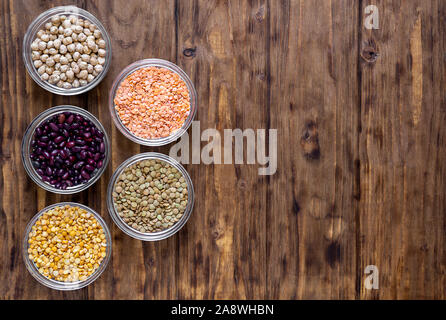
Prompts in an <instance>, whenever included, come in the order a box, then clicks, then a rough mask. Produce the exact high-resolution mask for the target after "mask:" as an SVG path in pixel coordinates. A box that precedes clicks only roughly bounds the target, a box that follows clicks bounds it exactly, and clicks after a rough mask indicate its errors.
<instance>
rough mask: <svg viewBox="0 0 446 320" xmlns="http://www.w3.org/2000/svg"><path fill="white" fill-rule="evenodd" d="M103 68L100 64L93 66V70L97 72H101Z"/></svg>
mask: <svg viewBox="0 0 446 320" xmlns="http://www.w3.org/2000/svg"><path fill="white" fill-rule="evenodd" d="M103 69H104V67H102V65H100V64H98V65H96V66H94V70H95V71H96V72H97V73H101V72H102V70H103Z"/></svg>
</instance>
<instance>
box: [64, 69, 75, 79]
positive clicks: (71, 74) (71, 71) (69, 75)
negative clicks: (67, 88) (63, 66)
mask: <svg viewBox="0 0 446 320" xmlns="http://www.w3.org/2000/svg"><path fill="white" fill-rule="evenodd" d="M65 74H66V75H67V78H68V79H71V80H73V79H74V72H73V70H71V69H69V70H67V72H66V73H65Z"/></svg>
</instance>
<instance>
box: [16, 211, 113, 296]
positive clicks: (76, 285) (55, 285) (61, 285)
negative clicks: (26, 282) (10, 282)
mask: <svg viewBox="0 0 446 320" xmlns="http://www.w3.org/2000/svg"><path fill="white" fill-rule="evenodd" d="M66 205H69V206H76V207H79V208H81V209H84V210H86V211H88V212H89V213H91V214H93V216H94V217H95V218H96V220H97V221H98V222H99V223H100V224H101V226H102V228H103V229H104V233H105V238H106V240H107V250H106V256H105V258H104V259H103V260H102V262H101V264H100V265H99V268H97V269H96V271H95V272H94V273H93V274H92V275H91V276H90V277H88V278H87V279H86V280H84V281H76V282H62V281H56V280H53V279H49V278H47V277H45V276H44V275H43V274H41V273H40V272H39V270H38V269H37V267H36V265H35V264H34V262H32V261H31V260H30V259H29V255H28V237H29V233H30V232H31V228H32V226H33V225H34V224H35V223H36V221H37V219H39V217H40V216H41V215H43V214H44V213H45V212H47V211H48V210H51V209H53V208H55V207H60V206H66ZM22 251H23V260H24V261H25V265H26V268H27V269H28V271H29V272H30V273H31V275H32V276H33V277H34V278H35V279H36V280H37V281H38V282H40V283H41V284H43V285H44V286H47V287H48V288H51V289H56V290H64V291H67V290H77V289H81V288H83V287H86V286H88V285H89V284H91V283H92V282H93V281H95V280H96V279H97V278H99V276H100V275H101V274H102V273H103V272H104V270H105V268H106V267H107V264H108V262H109V261H110V257H111V252H112V239H111V235H110V230H109V229H108V227H107V224H106V223H105V221H104V220H103V219H102V218H101V216H100V215H99V214H98V213H97V212H95V211H94V210H92V209H91V208H89V207H87V206H84V205H82V204H79V203H74V202H60V203H56V204H52V205H50V206H48V207H46V208H44V209H42V210H40V211H39V212H38V213H37V214H36V215H35V216H34V217H33V218H32V219H31V221H30V222H29V223H28V225H27V226H26V230H25V236H24V238H23V248H22Z"/></svg>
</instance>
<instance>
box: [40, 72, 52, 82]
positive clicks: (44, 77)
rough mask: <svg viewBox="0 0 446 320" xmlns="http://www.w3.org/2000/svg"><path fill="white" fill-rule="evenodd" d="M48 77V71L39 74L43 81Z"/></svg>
mask: <svg viewBox="0 0 446 320" xmlns="http://www.w3.org/2000/svg"><path fill="white" fill-rule="evenodd" d="M49 78H50V76H49V75H48V73H44V74H42V75H41V76H40V79H42V80H43V81H48V79H49Z"/></svg>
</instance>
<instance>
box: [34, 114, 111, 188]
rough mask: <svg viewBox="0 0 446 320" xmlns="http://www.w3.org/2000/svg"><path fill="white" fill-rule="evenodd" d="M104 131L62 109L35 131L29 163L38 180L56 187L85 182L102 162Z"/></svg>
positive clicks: (77, 115)
mask: <svg viewBox="0 0 446 320" xmlns="http://www.w3.org/2000/svg"><path fill="white" fill-rule="evenodd" d="M103 137H104V133H103V132H101V131H100V130H99V129H98V128H97V127H95V125H94V124H93V123H92V122H91V121H90V120H88V119H85V118H84V117H83V116H81V115H79V114H74V113H71V112H64V113H60V114H58V115H55V116H53V117H51V118H50V119H48V120H46V121H45V122H44V123H43V124H41V125H40V126H38V127H37V128H36V130H35V133H34V137H33V140H32V142H31V148H32V150H31V152H30V158H31V159H32V165H33V167H34V168H35V169H36V172H37V170H39V171H38V172H37V174H38V175H39V176H41V177H42V180H43V181H45V182H48V183H49V184H51V185H53V186H54V187H55V188H58V189H66V188H67V187H72V186H75V185H77V184H79V183H85V182H87V181H88V180H89V179H91V177H92V175H94V174H95V171H96V169H99V168H101V167H102V165H103V159H105V143H104V139H103Z"/></svg>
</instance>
